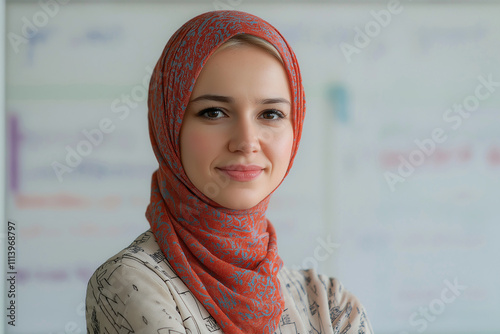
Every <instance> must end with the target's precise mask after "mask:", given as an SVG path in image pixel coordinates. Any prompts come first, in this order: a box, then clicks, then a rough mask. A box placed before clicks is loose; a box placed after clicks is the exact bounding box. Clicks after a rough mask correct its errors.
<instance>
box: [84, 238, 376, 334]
mask: <svg viewBox="0 0 500 334" xmlns="http://www.w3.org/2000/svg"><path fill="white" fill-rule="evenodd" d="M278 279H279V281H280V285H281V292H282V295H283V299H284V302H285V308H284V310H283V313H282V314H281V317H280V319H279V322H278V326H277V327H276V330H275V332H274V333H275V334H299V333H300V334H304V333H320V334H347V333H356V334H372V333H373V330H372V327H371V324H370V321H369V319H368V317H367V314H366V312H365V309H364V307H363V305H362V304H361V303H360V301H359V300H358V298H356V297H355V296H354V295H353V294H352V293H350V292H349V291H347V290H346V289H344V287H343V285H342V284H341V282H340V281H339V280H337V279H335V278H329V277H326V276H324V275H318V274H317V273H316V272H315V271H314V270H311V269H309V270H291V269H288V268H286V266H284V267H283V268H281V270H280V272H279V273H278ZM86 320H87V332H88V333H89V334H98V333H134V334H151V333H161V334H167V333H170V334H174V333H175V334H188V333H189V334H223V333H225V332H224V331H222V329H221V328H220V326H219V324H218V323H217V322H216V321H215V319H214V318H213V317H212V316H211V315H210V314H209V313H208V312H207V310H206V308H205V307H204V306H203V305H201V304H200V302H199V301H198V300H197V299H196V297H194V296H193V293H192V291H191V290H190V289H189V288H188V287H187V286H186V284H184V282H183V281H182V280H181V279H180V278H179V275H177V273H176V272H175V271H174V270H173V268H172V265H171V264H170V263H169V262H168V261H167V260H166V258H165V256H164V255H163V253H162V251H161V250H160V248H159V246H158V244H157V242H156V240H155V237H154V235H153V233H152V232H151V231H146V232H145V233H143V234H141V235H140V236H138V237H137V238H136V239H135V240H134V242H133V243H132V244H131V245H130V246H129V247H127V248H125V249H124V250H122V251H121V252H119V253H118V254H116V255H114V256H112V257H111V258H110V259H109V260H108V261H106V262H105V263H103V264H102V265H101V266H100V267H99V268H98V269H97V270H96V271H95V273H94V274H93V275H92V277H91V278H90V280H89V284H88V287H87V297H86ZM247 333H256V332H255V331H250V332H247ZM257 333H258V332H257Z"/></svg>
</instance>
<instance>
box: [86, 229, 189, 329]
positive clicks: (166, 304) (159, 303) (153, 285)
mask: <svg viewBox="0 0 500 334" xmlns="http://www.w3.org/2000/svg"><path fill="white" fill-rule="evenodd" d="M163 259H164V256H163V253H162V252H161V251H160V249H159V247H158V245H157V244H156V241H155V240H154V236H153V234H152V233H151V232H150V231H146V232H145V233H143V234H141V235H140V236H139V237H138V238H137V239H136V240H134V242H132V244H131V245H130V246H128V247H127V248H125V249H124V250H122V251H121V252H119V253H118V254H116V255H114V256H112V257H111V258H109V259H108V260H107V261H106V262H104V263H103V264H102V265H101V266H99V268H97V270H96V271H95V272H94V274H93V275H92V277H91V278H90V280H89V283H88V286H87V296H86V316H87V327H88V330H89V333H99V332H101V333H102V332H104V333H106V332H110V333H112V332H121V331H123V330H124V329H127V330H129V331H130V332H134V333H151V332H153V331H154V332H156V331H157V330H158V329H159V328H169V329H173V330H179V331H182V330H184V326H182V319H181V316H180V315H179V312H178V311H177V307H176V303H175V301H174V298H173V296H172V293H171V292H170V289H169V288H168V282H167V281H168V277H169V274H168V272H167V271H166V270H165V269H166V268H162V267H160V266H158V263H159V262H160V261H162V260H163Z"/></svg>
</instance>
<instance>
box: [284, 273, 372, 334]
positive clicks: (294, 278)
mask: <svg viewBox="0 0 500 334" xmlns="http://www.w3.org/2000/svg"><path fill="white" fill-rule="evenodd" d="M279 278H280V282H281V286H282V291H283V294H284V297H285V308H286V309H287V310H288V313H291V314H295V317H299V318H301V319H302V320H303V321H304V322H305V324H304V326H305V328H304V329H305V330H307V329H309V328H308V327H307V326H308V324H307V323H309V326H310V327H314V328H317V327H318V326H319V327H323V328H324V327H330V328H331V329H332V330H333V332H335V333H347V332H349V333H351V332H354V331H355V332H356V333H373V330H372V328H371V325H370V322H369V320H368V318H367V315H366V311H365V309H364V307H363V305H362V304H361V302H360V301H359V299H358V298H357V297H356V296H355V295H353V294H352V293H351V292H349V291H348V290H346V289H345V288H344V286H343V285H342V283H341V282H340V281H339V280H338V279H336V278H333V277H328V276H326V275H319V274H317V273H316V271H315V270H312V269H309V270H291V269H288V268H286V267H284V268H283V269H282V270H281V271H280V273H279ZM290 309H292V310H290Z"/></svg>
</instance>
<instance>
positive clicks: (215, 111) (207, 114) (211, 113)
mask: <svg viewBox="0 0 500 334" xmlns="http://www.w3.org/2000/svg"><path fill="white" fill-rule="evenodd" d="M198 116H200V117H203V118H206V119H210V120H212V119H219V118H222V117H224V116H225V114H224V112H223V111H222V109H220V108H207V109H203V110H202V111H200V112H199V113H198Z"/></svg>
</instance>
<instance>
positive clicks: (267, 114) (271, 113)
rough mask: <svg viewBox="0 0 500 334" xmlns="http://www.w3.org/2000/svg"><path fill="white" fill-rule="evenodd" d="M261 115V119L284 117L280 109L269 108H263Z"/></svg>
mask: <svg viewBox="0 0 500 334" xmlns="http://www.w3.org/2000/svg"><path fill="white" fill-rule="evenodd" d="M261 117H262V118H263V119H267V120H271V121H274V120H279V119H281V118H285V115H284V114H283V113H282V112H281V111H279V110H276V109H270V110H265V111H264V112H263V113H262V114H261Z"/></svg>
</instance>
